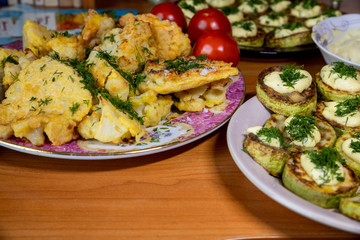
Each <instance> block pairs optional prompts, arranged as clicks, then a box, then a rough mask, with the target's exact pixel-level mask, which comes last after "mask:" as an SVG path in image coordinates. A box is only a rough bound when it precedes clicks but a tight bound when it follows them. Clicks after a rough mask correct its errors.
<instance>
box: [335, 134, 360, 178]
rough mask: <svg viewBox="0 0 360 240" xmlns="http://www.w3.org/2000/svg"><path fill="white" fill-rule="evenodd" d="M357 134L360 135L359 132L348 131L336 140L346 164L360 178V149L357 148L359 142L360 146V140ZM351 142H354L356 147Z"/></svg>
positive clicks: (336, 145) (336, 146)
mask: <svg viewBox="0 0 360 240" xmlns="http://www.w3.org/2000/svg"><path fill="white" fill-rule="evenodd" d="M356 135H359V133H346V134H344V135H342V136H340V137H339V138H338V139H337V140H336V143H335V148H336V149H337V150H338V152H339V153H340V155H341V156H342V157H343V158H344V159H345V161H346V164H347V165H348V166H349V167H350V168H351V169H352V170H353V171H354V172H355V174H356V175H357V176H358V177H359V178H360V153H359V149H357V148H356V146H357V144H358V145H359V146H360V141H359V139H358V138H356ZM351 142H353V145H352V146H354V147H352V146H351ZM354 148H355V149H354Z"/></svg>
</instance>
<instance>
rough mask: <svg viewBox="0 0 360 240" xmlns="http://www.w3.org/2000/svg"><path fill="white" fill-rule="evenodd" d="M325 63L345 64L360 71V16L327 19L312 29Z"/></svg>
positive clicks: (350, 15) (348, 15)
mask: <svg viewBox="0 0 360 240" xmlns="http://www.w3.org/2000/svg"><path fill="white" fill-rule="evenodd" d="M312 39H313V41H314V42H315V44H316V45H317V46H318V47H319V49H320V51H321V53H322V55H323V57H324V59H325V62H326V63H327V64H331V63H332V62H339V61H341V62H344V63H345V64H347V65H352V66H353V67H355V68H356V69H359V70H360V14H345V15H342V16H339V17H330V18H327V19H325V20H323V21H321V22H319V23H318V24H316V25H315V26H314V27H313V29H312Z"/></svg>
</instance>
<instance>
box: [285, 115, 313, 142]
mask: <svg viewBox="0 0 360 240" xmlns="http://www.w3.org/2000/svg"><path fill="white" fill-rule="evenodd" d="M315 123H316V118H315V117H313V116H301V115H298V114H296V115H294V116H293V118H292V119H291V120H290V122H289V124H288V125H287V126H285V130H286V131H287V133H288V134H289V135H290V137H291V138H292V139H294V140H297V141H300V142H302V143H304V142H305V141H306V139H307V138H308V137H311V138H313V137H314V136H313V131H314V130H315V127H316V126H315Z"/></svg>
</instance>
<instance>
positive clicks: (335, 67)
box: [315, 62, 360, 101]
mask: <svg viewBox="0 0 360 240" xmlns="http://www.w3.org/2000/svg"><path fill="white" fill-rule="evenodd" d="M315 82H316V85H317V88H318V91H319V93H320V95H321V98H323V99H325V100H332V101H340V100H345V99H349V98H354V97H355V96H356V95H359V94H360V71H359V70H356V69H355V68H354V67H353V66H348V65H346V64H345V63H343V62H333V63H332V64H330V65H325V66H324V67H322V68H321V70H320V72H319V73H317V74H316V76H315Z"/></svg>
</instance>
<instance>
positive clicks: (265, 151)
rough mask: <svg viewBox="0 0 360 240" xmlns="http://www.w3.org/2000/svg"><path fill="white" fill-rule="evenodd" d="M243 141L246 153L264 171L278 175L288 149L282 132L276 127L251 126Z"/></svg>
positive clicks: (286, 156) (288, 152) (287, 156)
mask: <svg viewBox="0 0 360 240" xmlns="http://www.w3.org/2000/svg"><path fill="white" fill-rule="evenodd" d="M247 131H248V133H249V134H248V135H247V137H246V139H245V141H244V148H245V149H246V151H247V153H248V154H249V155H250V156H251V157H252V158H253V159H254V160H255V161H256V162H257V163H259V164H260V165H261V166H262V167H263V168H264V169H265V170H266V171H268V172H269V173H270V174H271V175H273V176H275V177H279V176H280V175H281V173H282V171H283V168H284V164H285V162H286V160H287V159H288V158H289V154H290V151H289V150H288V149H287V148H286V147H285V142H284V136H283V133H282V132H281V131H280V130H279V129H278V128H276V127H272V128H266V127H261V126H256V127H251V128H249V129H248V130H247Z"/></svg>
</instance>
